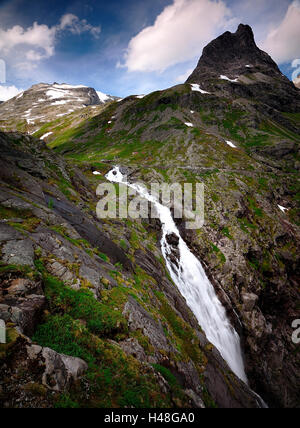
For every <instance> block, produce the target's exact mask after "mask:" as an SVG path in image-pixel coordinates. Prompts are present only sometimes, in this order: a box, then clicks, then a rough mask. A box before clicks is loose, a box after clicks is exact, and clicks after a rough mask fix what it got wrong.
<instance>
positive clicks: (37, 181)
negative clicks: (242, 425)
mask: <svg viewBox="0 0 300 428" xmlns="http://www.w3.org/2000/svg"><path fill="white" fill-rule="evenodd" d="M0 143H1V159H0V166H1V168H0V171H1V172H0V218H1V220H0V245H1V265H0V319H2V320H4V321H5V322H6V326H7V344H6V345H0V404H1V406H4V407H34V406H38V407H52V406H54V405H55V406H63V407H66V406H67V407H75V406H76V407H77V406H85V407H86V406H87V407H97V406H108V407H110V406H121V407H122V406H134V407H144V406H146V407H148V406H155V407H156V406H169V407H170V406H171V407H173V406H176V407H186V406H188V407H200V408H202V407H205V406H208V407H211V406H216V405H217V406H220V407H258V405H259V404H258V402H257V398H256V397H255V395H254V394H253V393H252V392H251V391H250V390H249V388H248V387H247V386H246V385H244V384H243V383H242V382H241V381H240V380H239V379H237V378H236V377H235V375H234V374H233V373H231V371H230V370H229V368H228V366H227V364H226V363H225V362H224V361H223V359H222V358H221V356H220V354H219V353H218V351H217V350H216V349H214V347H213V346H212V345H210V344H209V343H208V341H207V339H206V338H205V335H204V334H203V332H202V331H201V329H200V328H199V326H198V325H197V322H196V320H195V318H194V316H193V315H192V314H191V312H190V310H189V309H188V307H187V305H186V302H185V301H184V299H183V298H182V297H181V295H180V293H179V292H178V290H177V289H176V288H174V285H173V284H172V283H171V281H170V279H169V277H168V274H167V272H166V267H165V265H164V263H163V262H162V256H161V253H160V250H159V246H158V242H157V240H156V239H155V238H153V233H154V236H155V230H156V229H155V227H154V225H153V226H152V225H151V223H149V222H147V221H146V222H137V223H131V224H130V223H124V222H117V221H113V220H112V221H106V222H99V221H98V220H97V219H96V217H95V206H96V202H97V200H96V198H95V186H96V184H97V182H96V178H95V177H94V176H93V174H92V171H91V169H89V170H86V171H85V175H83V174H82V172H80V170H79V169H77V168H76V167H74V166H68V165H67V164H66V162H65V161H64V160H63V159H62V158H60V157H58V156H57V155H55V154H54V153H53V152H51V151H50V150H48V149H47V148H46V146H45V145H44V144H43V143H42V142H41V141H39V140H36V139H32V138H31V137H28V136H27V137H26V136H25V137H24V136H22V135H20V134H10V135H7V134H3V133H1V134H0ZM7 379H9V382H8V381H7ZM103 391H105V393H104V392H103Z"/></svg>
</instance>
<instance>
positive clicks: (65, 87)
mask: <svg viewBox="0 0 300 428" xmlns="http://www.w3.org/2000/svg"><path fill="white" fill-rule="evenodd" d="M53 88H58V89H80V88H87V86H84V85H77V86H72V85H67V84H64V83H63V84H61V85H58V84H57V85H53Z"/></svg>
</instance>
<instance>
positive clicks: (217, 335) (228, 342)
mask: <svg viewBox="0 0 300 428" xmlns="http://www.w3.org/2000/svg"><path fill="white" fill-rule="evenodd" d="M106 178H107V180H109V181H111V182H115V183H120V184H124V185H126V186H128V187H130V188H132V189H134V190H135V191H136V192H137V193H138V194H139V195H140V196H142V197H143V198H145V199H146V200H148V201H149V202H150V203H152V204H153V205H154V207H155V208H156V210H157V213H158V216H159V218H160V221H161V224H162V238H161V250H162V254H163V257H164V259H165V261H166V265H167V268H168V270H169V272H170V275H171V277H172V280H173V281H174V283H175V284H176V285H177V287H178V289H179V291H180V292H181V294H182V295H183V297H185V299H186V302H187V304H188V306H189V307H190V309H191V310H192V311H193V313H194V314H195V316H196V318H197V320H198V322H199V325H200V326H201V328H202V329H203V330H204V332H205V334H206V336H207V339H208V340H209V341H210V342H211V343H212V344H213V345H214V346H215V347H216V348H217V349H218V350H219V352H220V354H221V355H222V357H223V358H224V360H225V361H226V362H227V363H228V365H229V367H230V368H231V370H232V371H233V372H234V373H235V374H236V375H237V376H238V377H239V378H240V379H241V380H242V381H244V382H245V383H248V380H247V376H246V373H245V368H244V362H243V356H242V350H241V344H240V338H239V335H238V333H237V332H236V331H235V329H234V328H233V327H232V325H231V324H230V321H229V319H228V318H227V315H226V311H225V308H224V307H223V306H222V304H221V302H220V301H219V299H218V297H217V295H216V293H215V290H214V287H213V285H212V284H211V282H210V281H209V279H208V278H207V276H206V273H205V271H204V269H203V267H202V265H201V263H200V261H199V260H198V259H197V258H196V257H195V256H194V255H193V254H192V252H191V251H190V250H189V248H188V246H187V244H186V243H185V241H184V240H183V239H182V238H181V236H180V233H179V231H178V229H177V227H176V225H175V222H174V220H173V217H172V214H171V211H170V209H169V208H168V207H165V206H163V205H161V204H160V203H159V202H158V201H157V200H156V199H155V197H154V196H152V195H150V194H149V193H148V192H147V190H146V189H145V188H144V187H142V186H140V185H138V184H132V183H128V182H126V181H125V176H124V175H123V174H122V172H121V171H120V168H119V167H115V168H113V169H112V170H111V171H110V172H108V174H107V175H106ZM170 235H172V236H176V237H177V239H178V255H177V260H176V261H175V262H174V259H173V257H170V256H171V255H172V253H173V254H174V250H173V249H172V245H171V243H169V241H170V239H168V237H169V236H170ZM257 398H258V401H259V402H260V405H261V406H262V407H266V405H265V403H264V402H263V400H262V399H261V398H260V397H259V396H257Z"/></svg>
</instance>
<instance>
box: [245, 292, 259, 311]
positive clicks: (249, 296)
mask: <svg viewBox="0 0 300 428" xmlns="http://www.w3.org/2000/svg"><path fill="white" fill-rule="evenodd" d="M242 300H243V305H244V310H245V311H246V312H251V311H252V310H253V308H254V306H255V304H256V302H257V300H258V296H257V295H256V294H253V293H243V294H242Z"/></svg>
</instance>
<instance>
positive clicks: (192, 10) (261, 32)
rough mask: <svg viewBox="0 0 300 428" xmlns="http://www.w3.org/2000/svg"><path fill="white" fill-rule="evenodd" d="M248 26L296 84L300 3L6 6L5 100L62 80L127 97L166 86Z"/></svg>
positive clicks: (239, 0)
mask: <svg viewBox="0 0 300 428" xmlns="http://www.w3.org/2000/svg"><path fill="white" fill-rule="evenodd" d="M240 22H243V23H248V24H250V25H251V26H252V27H253V29H254V32H255V36H256V41H257V43H258V45H259V46H260V47H261V48H263V49H264V50H266V51H267V52H268V53H270V54H271V55H272V57H273V58H274V59H275V60H276V61H277V62H278V63H279V65H280V67H281V69H282V71H283V72H284V73H285V74H286V75H287V76H288V77H289V78H291V75H292V72H293V71H296V69H297V67H296V66H297V64H298V63H297V61H296V60H297V59H298V58H300V2H299V0H296V1H292V0H111V1H110V2H107V1H102V0H97V1H91V0H86V1H74V0H60V1H57V0H48V1H45V0H10V1H7V0H6V1H3V0H0V58H2V59H4V60H5V62H6V67H7V71H6V74H7V77H6V83H5V84H2V86H1V87H0V97H1V91H2V92H3V90H6V91H7V92H9V93H10V92H12V93H13V91H17V90H19V89H26V88H28V87H29V86H31V85H32V84H34V83H39V82H47V83H52V82H54V81H56V82H60V83H61V82H67V83H70V84H84V85H87V86H92V87H94V88H95V89H97V90H100V91H102V92H105V93H108V94H112V95H118V96H122V97H124V96H126V95H129V94H140V93H148V92H151V91H154V90H157V89H162V88H166V87H169V86H172V85H175V84H177V83H180V82H183V81H184V80H185V78H186V77H187V76H188V74H189V73H190V72H191V71H192V69H193V68H194V67H195V65H196V64H197V61H198V59H199V57H200V55H201V52H202V49H203V47H204V46H205V45H206V44H207V43H208V42H209V41H210V40H212V39H213V38H215V37H216V36H218V35H219V34H221V33H223V32H224V31H226V30H229V31H235V30H236V27H237V25H238V24H239V23H240ZM292 61H294V64H293V65H294V66H295V68H292V65H291V64H292ZM299 61H300V60H299ZM299 72H300V71H299Z"/></svg>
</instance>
